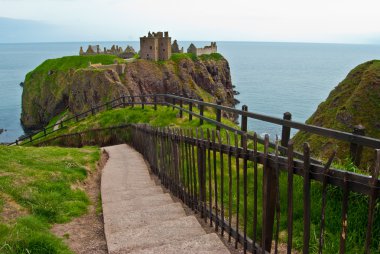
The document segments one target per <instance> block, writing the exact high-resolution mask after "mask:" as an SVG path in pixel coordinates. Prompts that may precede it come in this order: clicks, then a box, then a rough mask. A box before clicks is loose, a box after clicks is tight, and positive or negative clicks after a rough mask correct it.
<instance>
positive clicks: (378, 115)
mask: <svg viewBox="0 0 380 254" xmlns="http://www.w3.org/2000/svg"><path fill="white" fill-rule="evenodd" d="M306 123H308V124H312V125H317V126H323V127H327V128H331V129H336V130H342V131H346V132H352V131H353V128H354V126H356V125H362V126H364V127H365V128H366V131H365V132H366V136H370V137H374V138H380V61H377V60H376V61H369V62H366V63H363V64H361V65H359V66H357V67H356V68H354V69H353V70H352V71H350V73H349V74H348V75H347V77H346V78H345V79H344V80H343V81H342V82H341V83H340V84H339V85H338V86H337V87H335V89H334V90H332V91H331V93H330V95H329V96H328V98H327V99H326V101H324V102H322V103H321V104H320V105H319V106H318V109H317V110H316V111H315V113H314V114H313V115H312V116H311V117H310V118H309V119H308V120H307V121H306ZM294 140H295V144H296V145H297V146H298V147H299V148H300V147H301V145H302V143H303V142H309V143H310V145H311V148H312V150H313V153H314V155H317V156H320V157H326V156H328V155H329V154H331V152H332V150H333V149H337V151H338V157H339V158H340V159H346V158H348V156H349V144H348V143H346V142H337V141H336V140H333V139H327V138H322V137H320V136H317V135H311V134H306V133H303V132H300V133H297V135H296V136H295V137H294ZM363 155H364V156H363V160H362V163H361V168H364V169H367V168H368V167H370V166H371V164H372V162H373V159H374V152H373V149H365V150H364V154H363Z"/></svg>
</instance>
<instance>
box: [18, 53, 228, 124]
mask: <svg viewBox="0 0 380 254" xmlns="http://www.w3.org/2000/svg"><path fill="white" fill-rule="evenodd" d="M75 58H76V57H75ZM66 60H67V59H66ZM49 61H54V60H49ZM55 61H56V62H59V61H60V59H55ZM93 63H94V62H93ZM43 65H44V66H40V67H38V68H37V69H36V70H34V71H33V72H31V73H29V74H28V75H27V78H26V80H25V85H24V91H23V97H22V116H21V121H22V123H23V125H24V126H25V127H26V128H27V129H34V128H40V127H42V126H44V125H45V124H47V123H48V122H49V120H51V118H52V117H54V116H55V115H57V114H59V113H60V112H62V111H64V110H65V109H67V108H68V109H69V111H70V112H72V113H80V112H82V111H84V110H87V109H89V107H90V106H91V105H95V104H99V103H104V102H106V101H108V100H111V99H113V98H117V97H119V96H121V95H123V94H125V95H141V94H154V93H176V94H183V95H184V96H192V97H193V98H197V99H199V98H203V99H204V100H205V101H215V100H216V99H221V100H222V101H223V104H224V105H228V106H233V105H234V104H235V101H234V97H233V89H232V83H231V75H230V68H229V65H228V62H227V60H225V59H224V58H223V57H219V58H215V59H214V58H204V59H203V60H202V59H200V58H197V59H191V58H182V59H176V60H173V61H172V60H170V61H165V62H152V61H147V60H136V61H133V62H129V63H127V64H126V69H125V72H124V73H123V74H120V75H119V74H118V73H117V72H116V71H114V70H111V69H102V70H101V69H94V68H86V67H82V66H79V67H77V66H74V67H73V68H71V67H70V68H69V67H68V68H64V69H62V68H59V67H57V66H60V65H59V63H54V64H53V63H52V62H50V63H44V64H43ZM45 65H46V66H45Z"/></svg>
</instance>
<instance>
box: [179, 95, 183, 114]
mask: <svg viewBox="0 0 380 254" xmlns="http://www.w3.org/2000/svg"><path fill="white" fill-rule="evenodd" d="M180 96H181V97H183V95H180ZM179 107H180V110H179V117H180V118H182V116H183V111H182V107H183V101H182V98H181V99H179Z"/></svg>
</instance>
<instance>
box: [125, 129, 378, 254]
mask: <svg viewBox="0 0 380 254" xmlns="http://www.w3.org/2000/svg"><path fill="white" fill-rule="evenodd" d="M131 132H132V135H131V140H130V143H131V145H132V146H133V147H134V148H135V149H136V150H137V151H139V152H140V153H141V154H142V155H143V157H144V158H145V159H146V161H147V162H148V163H149V165H150V167H151V169H152V171H153V173H154V174H156V175H157V176H158V177H159V178H160V180H161V183H162V184H163V185H164V186H165V187H166V188H167V189H168V190H170V191H171V192H172V194H173V195H175V196H177V197H178V198H179V199H181V200H182V201H183V202H184V203H185V204H187V205H188V206H189V207H190V208H191V209H193V210H195V211H197V212H198V213H199V214H200V216H201V217H202V218H203V219H204V220H205V222H207V221H209V223H210V226H214V227H215V231H220V232H221V234H222V235H223V233H224V232H225V234H228V236H229V239H231V237H232V238H234V239H235V248H236V247H237V243H240V244H241V245H242V246H243V248H244V252H245V253H246V251H249V252H252V253H256V252H259V253H263V248H264V249H265V251H267V252H270V251H271V249H272V248H273V247H272V242H273V241H274V242H275V245H274V248H275V251H276V252H277V247H278V241H279V232H280V231H279V230H280V213H282V210H281V209H280V205H281V203H284V202H287V219H288V220H287V226H286V230H287V236H288V241H287V251H288V252H287V253H290V252H292V250H293V249H292V243H293V242H292V236H293V228H294V226H293V216H294V214H293V207H294V205H293V203H294V204H296V203H298V204H299V203H301V204H302V208H303V209H302V212H303V216H302V220H303V229H302V231H303V253H309V250H310V243H311V241H313V239H312V238H311V237H310V234H311V233H312V232H314V229H313V230H311V223H312V220H315V219H316V218H315V217H316V216H318V218H321V221H323V222H324V219H325V211H326V207H327V206H328V203H326V202H325V201H323V203H322V206H321V208H318V207H315V204H313V207H312V204H311V203H312V202H311V199H312V192H311V189H313V192H315V191H318V192H321V194H322V197H323V200H326V196H327V192H328V189H329V188H328V186H335V187H337V188H339V190H342V193H343V197H342V198H341V199H339V200H334V201H335V202H341V203H342V207H343V208H342V215H341V220H342V223H341V232H342V233H341V234H339V232H337V233H336V235H337V236H338V238H337V239H338V240H339V235H340V236H341V237H340V242H339V248H340V253H344V252H345V246H346V242H348V241H351V240H347V239H348V238H347V237H346V234H347V225H350V220H349V221H347V220H348V217H347V207H348V205H347V204H348V202H349V196H350V195H349V194H350V192H352V193H358V194H360V195H365V196H367V197H369V201H368V203H367V201H364V199H361V200H362V201H363V204H368V216H367V223H368V225H369V226H368V227H366V225H365V224H364V223H363V224H364V225H361V226H363V229H364V230H366V239H365V241H364V239H362V241H358V242H355V244H359V243H360V245H359V246H362V247H363V249H365V250H366V251H365V253H369V250H370V249H371V241H372V239H379V238H378V232H377V231H374V230H372V228H373V227H372V225H378V223H379V220H378V219H379V218H377V217H376V216H374V214H375V210H376V200H377V198H378V197H379V196H380V192H379V190H380V179H378V176H379V171H380V149H377V151H376V152H377V157H376V167H375V168H374V170H373V172H372V176H371V177H369V176H366V175H360V174H356V173H352V172H347V171H343V170H338V169H334V168H331V162H332V159H333V158H334V156H335V154H334V155H333V156H332V157H331V158H330V160H329V162H328V163H327V164H326V165H324V166H321V165H319V164H314V163H312V162H311V161H310V147H309V146H308V145H307V144H306V143H305V144H304V151H303V157H304V158H303V160H302V161H300V160H296V159H294V157H293V143H292V141H291V142H289V150H288V153H287V154H286V155H281V154H280V153H279V150H278V147H276V149H275V150H274V151H273V152H269V150H268V148H269V137H268V135H266V136H265V142H264V151H260V150H258V147H257V141H258V140H257V135H254V138H253V144H254V146H253V148H248V146H247V134H246V133H243V136H242V144H241V145H240V142H239V141H240V140H239V137H238V135H237V133H236V132H235V134H234V133H232V137H231V132H229V133H226V136H223V137H222V136H221V134H220V131H219V130H215V129H214V128H212V129H211V130H210V129H207V131H206V129H202V128H197V129H196V132H195V135H194V132H193V131H192V130H186V129H185V130H184V129H179V128H168V127H167V128H156V127H152V126H149V125H146V124H133V125H132V128H131ZM233 137H234V139H232V138H233ZM232 140H234V141H235V142H233V141H232ZM233 143H234V144H233ZM211 161H212V163H211ZM231 162H232V163H231ZM248 162H251V163H248ZM258 165H262V167H260V168H259V167H258ZM248 172H250V174H251V175H248V174H247V173H248ZM258 172H261V173H260V174H258ZM280 172H281V174H285V175H287V176H288V177H287V178H280ZM295 175H297V178H298V179H302V180H301V181H302V183H303V184H301V185H299V184H298V186H301V187H302V186H303V195H302V198H301V199H294V196H293V186H294V184H295V183H294V182H293V176H295ZM299 177H300V178H299ZM232 181H234V182H235V184H236V186H235V187H234V186H233V185H232ZM252 181H254V182H252ZM280 181H281V182H282V183H286V184H287V190H283V189H281V190H280ZM248 182H250V184H251V185H250V187H249V184H248ZM312 182H320V183H322V184H321V185H318V186H317V185H311V183H312ZM258 183H260V184H261V186H260V184H259V185H258ZM252 184H253V185H252ZM258 186H259V188H262V195H258V193H257V188H258ZM250 188H256V191H255V190H254V191H251V190H250V191H248V189H250ZM280 192H281V193H282V194H280ZM285 193H286V194H288V199H287V200H286V201H285V200H284V199H282V198H281V199H280V195H284V194H285ZM297 196H299V195H297ZM259 199H261V200H262V202H261V203H262V206H260V209H261V211H262V212H261V214H262V215H260V217H261V218H262V221H261V222H262V223H261V227H262V231H261V242H258V241H257V238H256V236H257V235H260V232H259V231H255V230H257V224H259V223H260V220H258V216H257V215H258V207H257V205H256V206H255V205H253V216H252V210H251V209H252V208H248V202H251V204H252V202H256V204H257V200H259ZM293 199H294V200H293ZM219 202H220V203H219ZM232 204H233V205H234V207H235V210H232ZM297 206H298V207H299V205H297ZM334 206H335V204H334ZM239 207H240V208H242V209H243V210H241V212H240V213H239ZM248 209H249V211H248ZM316 209H318V210H316ZM311 211H313V213H311ZM298 212H299V210H298ZM316 213H318V215H316ZM275 214H276V216H275ZM312 214H313V215H312ZM281 216H282V215H281ZM232 217H233V218H232ZM232 221H234V222H235V225H233V224H232ZM248 221H249V222H253V223H252V225H251V226H253V227H254V229H253V232H255V233H254V234H253V239H250V238H249V237H248V235H247V226H248V224H249V223H248ZM375 222H376V224H374V223H375ZM240 226H241V227H240ZM219 228H220V230H219ZM274 228H277V229H276V230H274ZM325 228H326V224H324V223H321V224H320V228H319V233H320V234H319V235H318V239H319V240H320V241H319V245H318V248H319V250H320V252H321V250H322V248H323V247H324V241H323V239H324V238H325V233H324V232H325V230H324V229H325ZM298 230H299V229H298ZM375 232H376V233H375ZM298 233H299V232H298ZM298 233H297V234H298ZM349 234H350V232H348V235H349ZM314 239H316V238H315V237H314ZM326 241H327V239H326ZM377 242H378V240H377ZM260 243H261V244H260ZM317 244H318V243H317ZM351 244H352V243H351ZM374 248H377V247H376V246H374ZM276 252H275V253H276Z"/></svg>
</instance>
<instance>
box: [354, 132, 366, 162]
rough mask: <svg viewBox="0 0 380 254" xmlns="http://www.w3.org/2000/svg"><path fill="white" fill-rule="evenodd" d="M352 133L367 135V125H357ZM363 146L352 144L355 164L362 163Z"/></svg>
mask: <svg viewBox="0 0 380 254" xmlns="http://www.w3.org/2000/svg"><path fill="white" fill-rule="evenodd" d="M352 134H355V135H359V136H365V127H364V126H362V125H356V126H355V127H354V131H353V132H352ZM362 152H363V146H362V145H358V144H355V143H351V144H350V156H351V160H352V162H353V163H354V165H355V166H359V165H360V161H361V159H362Z"/></svg>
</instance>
